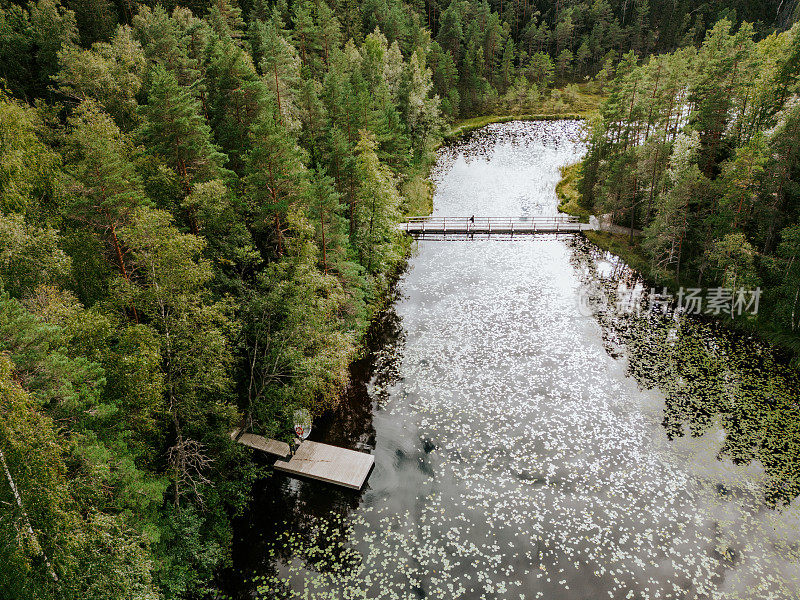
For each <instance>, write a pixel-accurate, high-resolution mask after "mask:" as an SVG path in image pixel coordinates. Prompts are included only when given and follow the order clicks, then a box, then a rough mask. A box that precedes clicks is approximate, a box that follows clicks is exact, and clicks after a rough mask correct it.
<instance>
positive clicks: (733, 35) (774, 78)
mask: <svg viewBox="0 0 800 600" xmlns="http://www.w3.org/2000/svg"><path fill="white" fill-rule="evenodd" d="M798 92H800V28H798V27H794V28H793V29H791V30H790V31H787V32H785V33H782V34H772V35H769V36H768V37H766V38H763V39H761V40H760V41H758V37H757V36H756V35H755V32H754V29H753V27H752V26H751V25H749V24H743V25H741V26H736V25H735V24H733V23H732V22H731V21H728V20H722V21H720V22H719V23H717V24H716V25H715V26H714V27H713V29H711V30H710V31H709V32H708V33H707V35H706V37H705V39H704V41H703V43H702V45H701V46H700V47H699V48H695V47H691V46H690V47H687V48H684V49H681V50H678V51H676V52H674V53H671V54H663V55H658V56H653V57H651V58H649V59H647V60H644V61H641V60H639V58H638V57H637V56H636V55H634V53H628V54H626V55H625V56H623V59H622V61H620V63H619V64H618V65H617V66H616V77H615V79H614V80H613V81H612V83H611V84H610V86H609V98H608V100H607V101H606V102H605V104H604V105H603V106H602V108H601V115H600V116H599V117H598V119H597V120H596V122H595V123H594V124H593V128H592V137H591V143H590V149H589V154H588V156H587V158H586V159H585V161H584V163H583V166H582V169H581V172H582V174H581V180H580V188H581V192H582V202H583V203H584V205H585V206H586V207H588V208H590V209H591V210H593V211H595V212H598V213H600V212H602V213H606V212H607V213H612V214H613V215H614V216H615V218H616V220H617V221H618V222H619V223H621V224H626V225H629V226H631V227H634V228H640V229H643V230H644V237H643V240H642V243H641V251H642V252H643V253H644V255H645V256H646V258H647V260H648V262H649V274H650V275H652V276H653V277H654V278H656V279H658V280H661V281H663V282H665V283H667V284H671V285H672V286H673V287H674V286H677V285H686V286H705V287H714V286H720V287H722V288H727V289H730V290H737V289H741V288H745V289H756V288H761V289H762V291H763V295H762V297H761V301H760V306H759V314H758V317H757V321H756V324H757V327H758V328H759V329H760V330H762V331H766V332H768V333H770V334H772V335H773V337H774V338H775V339H777V340H779V341H781V342H783V343H784V344H786V345H788V346H789V347H791V348H792V349H794V350H797V349H798V348H800V342H798V340H800V337H798V333H799V332H800V300H799V298H800V296H799V295H798V290H800V263H798V260H797V258H798V252H800V104H798ZM752 319H754V320H755V317H752Z"/></svg>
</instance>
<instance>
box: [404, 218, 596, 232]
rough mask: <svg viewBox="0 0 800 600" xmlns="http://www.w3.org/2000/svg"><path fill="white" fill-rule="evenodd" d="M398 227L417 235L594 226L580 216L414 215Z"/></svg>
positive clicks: (585, 227)
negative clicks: (583, 221) (579, 217)
mask: <svg viewBox="0 0 800 600" xmlns="http://www.w3.org/2000/svg"><path fill="white" fill-rule="evenodd" d="M398 229H400V230H401V231H403V232H405V233H408V234H409V235H412V236H414V237H425V236H447V235H456V236H465V235H466V236H474V235H481V236H483V235H487V236H491V235H506V236H511V237H513V236H515V235H536V234H546V233H550V234H552V233H578V232H580V231H585V230H589V229H594V227H593V226H592V225H589V224H587V223H581V222H580V221H579V220H578V218H577V217H571V216H568V215H557V216H553V217H518V218H513V217H410V218H409V219H408V221H407V222H405V223H401V224H400V225H398Z"/></svg>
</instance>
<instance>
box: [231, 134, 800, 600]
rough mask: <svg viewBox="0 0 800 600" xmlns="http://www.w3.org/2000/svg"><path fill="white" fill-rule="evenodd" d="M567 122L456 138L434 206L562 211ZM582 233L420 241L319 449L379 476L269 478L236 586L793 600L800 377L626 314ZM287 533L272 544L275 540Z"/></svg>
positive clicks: (657, 319) (260, 490)
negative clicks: (558, 192) (347, 456)
mask: <svg viewBox="0 0 800 600" xmlns="http://www.w3.org/2000/svg"><path fill="white" fill-rule="evenodd" d="M578 133H579V125H578V124H577V123H574V122H548V123H510V124H503V125H494V126H490V127H488V128H486V129H484V130H482V131H481V132H479V133H477V134H474V135H472V136H470V137H468V138H465V139H464V140H462V141H460V142H459V143H458V144H456V145H454V146H451V147H449V148H446V149H445V150H443V151H442V157H441V159H440V162H439V165H438V167H437V169H436V171H435V174H434V177H435V179H436V181H437V195H436V197H435V200H434V202H435V210H436V212H437V213H438V214H442V215H459V216H461V215H469V214H478V215H486V214H490V215H500V216H502V215H508V216H518V215H536V214H552V213H554V212H555V206H556V199H555V195H554V187H555V184H556V182H557V181H558V166H560V165H563V164H568V163H569V162H573V161H574V160H575V159H577V158H578V157H579V156H580V154H581V152H582V146H581V144H580V143H579V142H578V141H577V135H578ZM621 286H627V288H629V289H633V290H634V291H635V293H636V294H640V295H642V296H643V298H644V299H645V300H646V295H647V292H646V290H645V289H644V288H645V287H646V286H644V285H643V284H642V283H641V282H640V280H639V279H638V277H637V276H636V274H635V273H633V272H631V271H630V270H629V269H628V268H627V267H626V266H625V265H624V264H621V263H620V262H619V261H617V260H615V259H614V258H613V257H611V256H608V255H605V254H603V253H601V252H599V251H598V250H597V249H596V248H594V247H593V246H592V245H591V244H589V243H588V242H586V241H585V240H583V239H582V238H570V237H561V238H545V237H540V238H535V239H533V238H528V239H525V240H518V241H513V242H510V241H506V242H504V241H493V240H488V241H486V240H483V241H446V242H444V241H440V242H436V241H425V242H420V243H419V244H418V247H417V248H416V249H415V254H414V256H413V257H412V259H411V260H410V263H409V267H408V270H407V272H406V274H405V275H404V276H403V278H402V280H401V281H400V283H399V285H398V292H397V294H398V296H397V300H396V302H395V303H394V305H393V307H392V310H390V311H389V312H388V313H387V314H386V315H384V317H383V320H382V322H381V323H380V326H379V327H377V328H376V334H375V337H376V339H375V340H374V347H375V348H376V353H375V355H374V356H372V357H370V358H369V359H367V360H365V361H363V362H362V363H361V364H360V365H357V366H356V368H355V375H356V377H355V380H354V384H353V386H352V389H351V393H350V394H349V395H348V397H347V398H346V400H345V403H344V405H343V407H342V410H341V411H340V414H338V415H335V416H334V417H333V418H328V419H326V420H324V421H323V422H321V423H319V424H318V425H317V426H316V428H315V430H314V432H313V434H312V439H317V440H320V441H326V442H329V443H333V444H338V445H343V446H348V447H351V448H360V449H366V450H369V451H371V452H372V453H374V455H375V462H376V466H375V469H374V471H373V473H372V474H371V476H370V478H369V480H368V484H367V486H366V487H365V489H364V490H363V491H362V492H360V493H356V492H348V491H344V490H339V489H336V488H334V487H331V486H326V485H323V484H320V483H314V482H305V481H298V480H294V479H290V478H285V477H283V476H281V475H278V474H276V475H275V476H274V477H272V478H271V479H269V480H267V481H264V482H262V483H261V484H260V485H259V486H258V487H257V489H256V490H255V493H256V497H255V499H254V502H253V505H252V508H251V510H250V512H249V514H248V515H246V517H245V518H243V519H242V520H241V521H240V522H239V523H238V526H237V528H238V529H237V541H236V545H235V555H234V560H235V567H236V570H235V571H234V572H233V574H232V576H231V579H232V580H233V582H234V583H233V585H232V590H231V591H232V593H233V594H234V595H237V596H238V597H242V598H273V597H276V598H279V597H288V598H313V599H315V600H316V599H318V598H342V599H344V598H387V599H388V598H404V599H405V598H475V599H479V598H514V599H517V598H546V599H552V600H567V599H569V600H589V599H591V600H595V599H600V598H612V599H617V598H626V599H627V598H631V599H633V598H636V599H645V598H653V599H656V598H675V599H688V598H741V599H775V600H782V599H789V598H799V597H800V581H798V577H800V543H799V542H800V539H799V538H798V532H799V531H800V511H798V500H796V496H797V494H798V493H799V492H800V488H798V479H799V478H798V471H799V470H800V461H798V454H797V453H798V449H799V448H800V399H799V398H800V396H798V390H800V385H799V384H798V381H797V375H796V372H795V371H794V370H793V369H791V368H789V367H788V366H786V365H785V361H784V360H783V358H782V357H780V356H776V355H775V354H774V353H773V352H771V351H770V350H769V349H767V348H764V347H763V346H761V345H759V344H757V343H756V342H755V341H754V340H750V339H745V338H742V337H741V336H736V335H734V334H732V333H730V332H726V331H724V330H721V329H720V328H718V327H715V326H714V325H713V324H710V323H706V322H703V321H699V320H691V319H687V318H683V317H680V316H676V315H673V314H657V315H656V314H652V313H649V312H647V313H643V314H642V315H641V316H635V315H620V314H617V312H615V311H614V310H613V307H614V305H615V303H616V302H617V300H618V297H619V294H620V288H621ZM276 540H277V541H276Z"/></svg>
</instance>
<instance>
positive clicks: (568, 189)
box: [556, 163, 591, 223]
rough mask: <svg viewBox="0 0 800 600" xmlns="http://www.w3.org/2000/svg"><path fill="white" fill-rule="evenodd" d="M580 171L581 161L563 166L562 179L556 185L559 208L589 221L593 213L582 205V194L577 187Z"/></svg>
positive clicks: (586, 221)
mask: <svg viewBox="0 0 800 600" xmlns="http://www.w3.org/2000/svg"><path fill="white" fill-rule="evenodd" d="M580 172H581V163H575V164H574V165H569V166H566V167H561V181H559V182H558V185H557V186H556V195H557V196H558V210H559V211H561V212H562V213H566V214H568V215H572V216H573V217H579V218H580V220H581V221H582V222H584V223H588V222H589V217H590V216H591V213H590V212H589V210H588V209H587V208H586V207H584V206H582V205H581V203H580V198H581V195H580V193H579V192H578V189H577V184H578V177H579V176H580Z"/></svg>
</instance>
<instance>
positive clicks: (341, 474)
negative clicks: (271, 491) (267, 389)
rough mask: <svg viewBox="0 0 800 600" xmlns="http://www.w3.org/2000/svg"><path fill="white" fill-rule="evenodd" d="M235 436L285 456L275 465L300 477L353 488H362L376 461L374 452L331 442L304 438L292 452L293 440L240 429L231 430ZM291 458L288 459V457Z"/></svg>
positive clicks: (258, 448) (274, 454) (253, 446)
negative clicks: (266, 436) (283, 439)
mask: <svg viewBox="0 0 800 600" xmlns="http://www.w3.org/2000/svg"><path fill="white" fill-rule="evenodd" d="M231 438H232V439H233V440H234V441H236V442H239V443H240V444H243V445H245V446H247V447H249V448H253V449H254V450H261V451H262V452H266V453H267V454H271V455H273V456H277V457H278V458H282V459H284V460H276V461H275V469H276V470H278V471H283V472H284V473H288V474H289V475H294V476H296V477H308V478H309V479H316V480H318V481H325V482H327V483H332V484H334V485H341V486H343V487H346V488H350V489H353V490H360V489H361V488H362V487H363V486H364V482H365V481H366V480H367V476H368V475H369V474H370V471H372V466H373V465H374V464H375V457H374V456H373V455H372V454H366V453H364V452H358V451H356V450H348V449H347V448H339V447H338V446H329V445H328V444H320V443H318V442H310V441H308V440H304V441H302V442H301V443H300V447H299V448H298V449H297V451H296V452H295V453H294V455H292V454H291V449H290V448H289V444H287V443H286V442H279V441H278V440H271V439H269V438H265V437H263V436H260V435H254V434H252V433H242V432H241V430H239V429H234V430H233V431H231ZM287 458H288V459H289V460H286V459H287Z"/></svg>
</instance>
